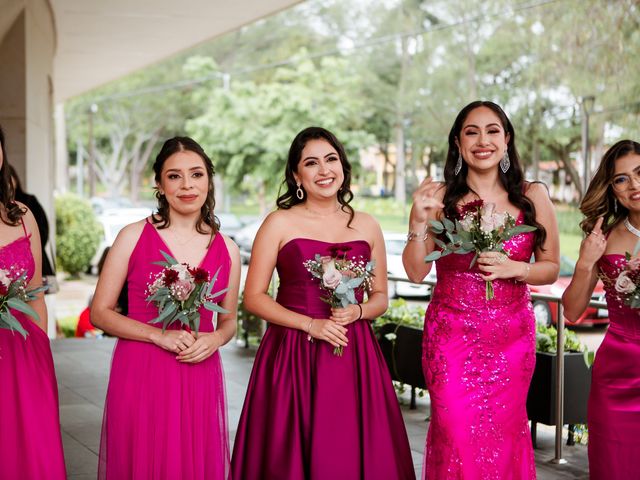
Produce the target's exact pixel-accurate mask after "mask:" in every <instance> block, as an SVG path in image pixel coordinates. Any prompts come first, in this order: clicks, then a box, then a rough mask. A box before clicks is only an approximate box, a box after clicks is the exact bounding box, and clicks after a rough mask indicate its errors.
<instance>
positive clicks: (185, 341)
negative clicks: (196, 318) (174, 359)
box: [150, 329, 196, 353]
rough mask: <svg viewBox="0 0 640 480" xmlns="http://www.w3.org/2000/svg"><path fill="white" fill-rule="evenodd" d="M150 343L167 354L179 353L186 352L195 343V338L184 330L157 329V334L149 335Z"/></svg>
mask: <svg viewBox="0 0 640 480" xmlns="http://www.w3.org/2000/svg"><path fill="white" fill-rule="evenodd" d="M150 338H151V341H152V342H153V343H154V344H155V345H157V346H159V347H160V348H163V349H165V350H167V351H169V352H173V353H180V352H181V351H182V350H186V349H187V348H189V347H190V346H191V345H193V344H194V343H195V341H196V338H195V337H194V336H193V334H191V332H187V331H186V330H165V331H164V333H163V332H162V330H160V329H158V332H157V333H155V332H154V333H153V334H152V335H151V337H150Z"/></svg>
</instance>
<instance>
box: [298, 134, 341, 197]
mask: <svg viewBox="0 0 640 480" xmlns="http://www.w3.org/2000/svg"><path fill="white" fill-rule="evenodd" d="M293 176H294V178H295V181H296V183H297V184H299V185H301V186H302V188H303V189H304V191H305V192H306V194H307V196H309V197H318V198H330V197H335V196H336V195H337V194H338V190H339V189H340V187H341V186H342V182H343V181H344V171H343V169H342V163H341V162H340V157H339V155H338V152H337V151H336V149H335V148H333V146H332V145H331V144H330V143H329V142H327V141H326V140H322V139H314V140H309V141H308V142H307V143H306V145H305V146H304V148H303V149H302V154H301V156H300V162H298V166H297V169H296V172H294V174H293Z"/></svg>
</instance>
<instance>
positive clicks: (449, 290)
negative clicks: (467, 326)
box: [434, 214, 535, 309]
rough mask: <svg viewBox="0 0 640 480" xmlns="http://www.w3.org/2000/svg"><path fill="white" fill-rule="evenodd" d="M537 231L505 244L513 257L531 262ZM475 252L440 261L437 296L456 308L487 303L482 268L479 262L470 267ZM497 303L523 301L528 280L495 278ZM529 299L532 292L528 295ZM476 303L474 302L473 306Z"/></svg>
mask: <svg viewBox="0 0 640 480" xmlns="http://www.w3.org/2000/svg"><path fill="white" fill-rule="evenodd" d="M516 224H517V225H520V224H522V214H520V215H519V216H518V219H517V220H516ZM534 244H535V232H528V233H520V234H518V235H515V236H514V237H513V238H511V239H509V240H507V241H506V242H505V243H504V249H505V251H506V252H507V253H508V255H509V258H510V259H511V260H515V261H520V262H528V261H529V259H530V258H531V255H532V254H533V248H534ZM473 256H474V253H473V252H471V253H466V254H455V253H452V254H449V255H447V256H445V257H441V258H440V259H438V260H436V263H435V265H436V275H437V279H438V281H437V285H436V289H435V292H434V299H445V298H446V301H447V302H451V306H452V308H459V309H467V308H469V307H470V306H472V307H473V308H475V307H476V306H478V302H481V303H482V304H484V303H485V302H487V301H486V300H485V281H484V280H483V279H482V278H481V277H480V274H481V272H480V269H479V268H478V264H477V263H475V264H474V265H473V267H471V268H469V265H470V264H471V260H472V259H473ZM493 288H494V298H493V300H491V301H490V302H491V304H492V305H493V306H499V305H507V304H510V303H511V302H512V301H513V300H520V299H521V298H522V294H523V293H525V292H526V291H527V286H526V284H525V283H524V282H520V281H517V280H515V279H513V278H510V279H498V280H494V281H493ZM526 298H527V299H528V294H527V295H526ZM472 303H473V305H471V304H472Z"/></svg>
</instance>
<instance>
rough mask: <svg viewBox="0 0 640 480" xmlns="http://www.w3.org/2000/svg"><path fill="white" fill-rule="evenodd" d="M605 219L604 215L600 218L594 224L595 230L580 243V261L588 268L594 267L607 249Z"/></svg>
mask: <svg viewBox="0 0 640 480" xmlns="http://www.w3.org/2000/svg"><path fill="white" fill-rule="evenodd" d="M603 220H604V218H603V217H600V218H598V220H597V221H596V224H595V225H594V226H593V230H591V232H590V233H589V234H588V235H587V236H586V237H585V238H584V240H582V243H581V244H580V253H579V255H578V263H580V264H581V265H582V266H583V267H586V268H587V269H591V268H593V266H594V265H595V264H596V262H597V261H598V260H600V257H602V255H603V254H604V252H605V250H606V249H607V239H606V238H605V237H604V235H603V234H602V222H603Z"/></svg>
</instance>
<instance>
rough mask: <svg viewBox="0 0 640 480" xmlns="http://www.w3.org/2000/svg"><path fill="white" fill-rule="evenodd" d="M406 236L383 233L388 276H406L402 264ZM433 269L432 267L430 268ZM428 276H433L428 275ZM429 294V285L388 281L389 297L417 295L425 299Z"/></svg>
mask: <svg viewBox="0 0 640 480" xmlns="http://www.w3.org/2000/svg"><path fill="white" fill-rule="evenodd" d="M406 240H407V236H406V235H404V234H402V233H387V232H385V233H384V244H385V246H386V249H387V274H388V275H389V276H390V277H396V278H406V279H407V280H408V278H407V274H406V272H405V271H404V266H403V265H402V250H403V249H404V245H405V243H406ZM432 270H433V269H432ZM428 278H433V279H435V277H433V276H431V274H430V276H429V277H428ZM430 294H431V287H429V286H428V285H419V284H415V283H409V282H397V281H389V298H395V297H419V298H422V299H427V298H428V297H429V296H430Z"/></svg>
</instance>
